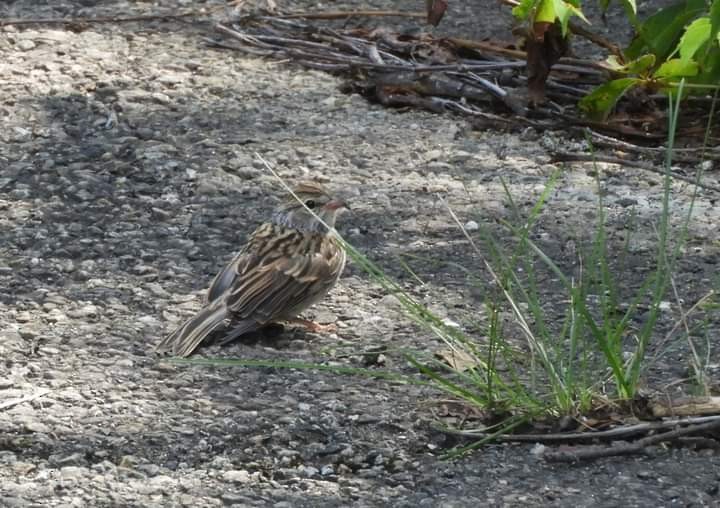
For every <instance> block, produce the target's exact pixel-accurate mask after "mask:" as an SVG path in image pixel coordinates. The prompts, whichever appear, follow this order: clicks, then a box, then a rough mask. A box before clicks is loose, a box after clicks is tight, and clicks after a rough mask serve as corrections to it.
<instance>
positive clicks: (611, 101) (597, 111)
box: [578, 78, 642, 120]
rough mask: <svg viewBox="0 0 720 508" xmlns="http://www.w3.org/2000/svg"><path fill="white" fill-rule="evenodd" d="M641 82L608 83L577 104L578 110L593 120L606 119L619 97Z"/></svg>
mask: <svg viewBox="0 0 720 508" xmlns="http://www.w3.org/2000/svg"><path fill="white" fill-rule="evenodd" d="M641 82H642V80H640V79H637V78H621V79H615V80H613V81H609V82H607V83H604V84H602V85H600V86H599V87H597V88H596V89H595V90H593V91H592V92H590V93H589V94H588V95H586V96H585V97H583V98H582V100H580V102H579V104H578V105H579V106H580V109H582V110H583V111H585V113H586V114H587V115H588V116H589V117H591V118H594V119H602V120H605V119H607V116H608V115H609V114H610V111H611V110H612V108H613V107H615V104H617V101H618V100H620V97H622V96H623V95H625V93H626V92H627V91H628V90H630V89H631V88H632V87H634V86H636V85H637V84H638V83H641Z"/></svg>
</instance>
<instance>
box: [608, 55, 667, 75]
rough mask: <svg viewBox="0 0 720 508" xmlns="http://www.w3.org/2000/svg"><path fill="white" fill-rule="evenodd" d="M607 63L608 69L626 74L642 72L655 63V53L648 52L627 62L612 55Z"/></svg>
mask: <svg viewBox="0 0 720 508" xmlns="http://www.w3.org/2000/svg"><path fill="white" fill-rule="evenodd" d="M605 64H606V65H607V67H608V69H610V70H611V71H615V72H621V73H624V74H640V73H641V72H645V71H647V70H648V69H650V68H651V67H652V66H653V65H655V55H651V54H647V55H643V56H641V57H640V58H636V59H635V60H632V61H630V62H628V63H626V64H621V63H620V62H618V59H617V57H616V56H615V55H610V56H609V57H608V58H607V60H605Z"/></svg>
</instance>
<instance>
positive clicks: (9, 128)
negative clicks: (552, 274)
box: [0, 0, 720, 507]
mask: <svg viewBox="0 0 720 508" xmlns="http://www.w3.org/2000/svg"><path fill="white" fill-rule="evenodd" d="M192 3H193V4H196V5H197V4H198V3H199V2H192ZM398 3H403V2H398ZM190 4H191V2H182V1H177V2H170V1H164V2H154V3H150V2H126V1H117V2H116V1H105V2H92V1H84V0H78V1H77V2H54V1H48V2H40V1H31V0H17V1H15V2H4V4H3V6H1V7H0V13H1V14H3V15H9V16H11V17H26V18H29V17H49V16H66V15H76V16H90V15H104V14H117V13H122V14H124V15H130V14H134V13H148V12H155V11H158V10H163V9H165V10H167V9H170V8H172V7H173V6H178V5H180V6H183V7H187V6H189V5H190ZM374 4H375V5H378V6H381V5H382V3H381V2H375V3H374ZM403 4H406V5H405V6H407V5H411V6H414V3H409V2H404V3H403ZM207 5H208V6H213V5H215V4H213V3H212V2H208V4H207ZM296 5H305V6H309V5H312V4H310V3H309V2H306V3H305V4H303V3H302V2H300V3H298V4H296ZM493 5H494V4H493ZM344 6H345V4H335V3H332V4H331V5H330V7H332V8H337V9H340V8H342V7H344ZM401 7H402V6H401ZM644 8H648V7H647V6H645V7H644ZM470 15H472V16H475V18H476V19H479V18H482V20H483V23H487V22H488V21H487V19H488V17H487V16H480V17H478V14H477V12H474V13H463V12H456V13H454V14H453V15H452V16H450V18H449V19H448V20H447V21H446V22H445V23H446V24H445V26H446V27H447V28H451V27H458V26H459V27H461V28H463V27H464V28H467V27H468V26H470V25H472V23H471V22H469V21H468V19H471V18H469V17H468V16H470ZM500 26H503V25H500ZM86 28H87V29H85V30H81V31H72V30H66V29H64V28H63V27H62V26H23V27H20V28H16V27H13V26H6V27H3V28H2V29H1V33H0V75H2V80H0V89H1V90H2V95H1V96H0V117H1V118H2V125H3V128H2V130H0V231H1V235H2V242H1V243H0V288H2V291H1V292H0V359H1V360H2V362H1V363H0V496H2V497H0V506H8V507H11V506H17V507H27V506H68V507H69V506H78V507H80V506H93V507H103V506H142V507H150V506H193V507H204V506H222V505H236V506H256V505H257V506H276V507H290V506H293V507H295V506H347V505H349V504H352V505H354V506H444V507H452V506H521V505H522V506H540V505H555V506H618V505H620V504H622V505H624V506H653V507H655V506H673V505H682V506H717V505H718V503H719V502H720V498H719V496H718V492H719V489H718V487H719V485H720V483H719V481H720V472H719V471H720V456H718V453H717V451H715V450H713V449H709V450H701V451H693V450H690V449H685V448H662V449H661V448H658V449H654V450H651V451H650V453H649V454H648V455H647V456H642V457H626V458H614V459H606V460H600V461H597V462H594V463H592V464H588V465H563V464H560V465H553V464H547V463H545V462H544V461H543V460H542V459H541V458H539V457H537V456H536V455H535V454H533V453H532V451H533V449H532V447H531V446H514V445H505V446H500V445H498V446H488V447H486V448H483V449H482V450H481V451H480V452H478V453H475V454H474V455H471V456H469V457H466V458H464V459H459V460H455V461H443V460H440V459H439V455H441V454H442V452H443V451H444V450H445V449H447V448H448V447H449V446H451V445H453V444H455V442H454V441H453V440H451V439H449V438H447V437H446V436H444V435H441V434H438V433H437V432H434V431H432V430H431V428H430V426H429V424H428V422H429V421H430V420H431V413H430V412H429V410H428V403H429V402H432V401H434V400H437V399H438V398H439V397H441V396H442V395H441V394H439V393H438V392H436V391H433V390H431V389H429V388H423V387H419V386H407V385H402V384H398V383H392V382H387V381H381V380H375V379H368V378H366V377H359V376H339V375H328V374H324V373H321V372H316V371H307V370H288V369H274V368H221V367H206V366H199V365H196V366H186V365H177V364H169V363H166V362H163V361H160V360H159V359H158V358H157V357H156V356H155V355H154V353H153V352H152V348H153V346H154V345H155V344H156V343H157V342H158V341H159V338H160V337H162V335H163V334H164V333H166V332H167V331H168V330H169V329H171V328H172V327H173V326H175V325H176V324H178V322H179V321H180V320H182V319H183V318H185V317H187V316H188V315H190V314H191V313H192V312H193V310H195V309H197V308H198V305H199V302H200V295H201V290H202V289H203V288H205V287H206V286H207V284H208V283H209V281H210V280H211V278H212V276H213V274H214V273H215V272H216V270H217V269H218V268H219V267H220V266H221V265H222V264H224V263H225V262H226V261H227V260H228V259H229V258H230V257H232V255H233V253H234V252H235V251H236V249H237V248H238V247H239V245H241V243H242V241H243V239H244V238H245V235H246V234H247V233H249V232H250V231H252V229H254V227H255V226H256V225H257V224H258V223H259V222H260V221H262V220H263V219H264V218H265V217H267V215H268V212H269V210H271V209H272V207H273V204H274V202H275V199H277V197H278V196H280V195H281V190H280V188H279V185H278V183H277V182H276V181H275V180H274V178H273V177H272V176H271V175H268V174H267V172H266V171H265V170H264V169H263V167H262V165H261V164H259V163H258V162H257V161H256V160H255V158H254V155H253V154H254V153H255V152H257V153H260V154H262V155H263V157H265V158H266V159H268V160H269V161H271V162H272V163H273V164H275V165H277V167H278V169H279V172H280V174H281V175H282V176H283V177H286V178H287V179H289V180H290V181H296V180H298V179H300V178H315V179H318V180H320V181H323V182H326V183H327V185H328V186H329V187H332V188H335V189H338V190H341V191H342V192H344V193H345V194H346V195H347V196H348V199H349V200H350V202H351V204H352V207H353V210H354V213H353V215H351V216H345V217H344V220H342V221H341V222H342V224H340V227H339V229H340V231H341V232H342V233H343V234H344V235H345V236H346V238H347V239H348V240H349V241H351V242H352V243H353V244H355V245H356V246H357V247H358V248H360V249H361V250H363V251H364V252H366V253H367V254H368V255H369V256H370V257H371V258H372V259H374V260H376V261H377V262H378V263H380V264H381V265H382V266H383V267H384V268H385V269H386V270H387V271H388V272H389V273H391V274H393V275H395V276H397V277H398V278H400V280H401V281H403V283H404V284H406V286H407V287H408V289H409V290H411V291H413V293H414V294H415V295H417V297H418V298H420V299H421V300H423V301H424V302H426V303H428V304H429V305H430V306H431V307H432V308H433V309H435V310H436V311H437V312H439V313H440V314H441V315H443V316H447V317H449V318H452V319H454V320H457V321H458V322H460V323H461V324H462V323H463V319H467V316H468V315H470V314H471V313H472V312H473V309H477V308H480V307H481V305H482V302H483V295H482V294H478V293H477V291H474V290H472V289H471V288H470V287H469V286H468V284H466V281H465V279H464V276H463V274H462V273H461V272H460V271H458V270H453V269H450V268H443V267H442V266H441V267H438V265H437V264H436V263H432V262H426V263H422V262H418V264H417V266H415V265H413V266H414V267H415V269H416V272H417V274H418V275H419V276H420V277H422V278H423V279H425V280H426V285H425V286H423V287H417V286H416V285H415V284H414V283H413V282H412V280H410V279H409V278H408V277H404V275H403V273H402V270H401V269H400V268H399V265H398V263H397V255H398V254H415V255H417V256H421V257H426V258H431V259H435V260H437V259H452V260H453V261H456V262H457V263H460V264H463V265H464V266H470V267H474V266H479V265H478V263H479V262H478V260H477V259H475V258H474V257H473V254H472V251H471V249H469V248H468V247H467V245H466V244H465V242H464V241H463V238H462V235H461V234H460V233H459V232H458V231H457V230H456V228H455V227H454V226H453V225H452V223H451V221H450V220H449V218H448V216H447V213H446V212H445V211H444V208H443V206H442V204H441V203H440V202H439V201H438V198H437V195H438V194H440V195H442V196H443V198H444V199H445V200H446V201H447V202H448V203H450V205H451V206H452V207H453V209H454V210H455V211H456V213H457V214H458V215H459V216H460V217H461V218H462V220H463V221H470V220H474V221H476V222H478V223H480V224H486V225H488V227H490V228H492V229H497V228H496V226H494V224H495V223H496V222H497V221H498V220H499V219H503V218H508V217H510V211H509V209H508V207H507V203H506V200H505V197H504V194H503V189H502V184H501V178H502V179H504V180H505V181H506V182H507V183H508V184H509V186H510V187H511V189H512V192H513V195H514V196H515V199H516V202H517V203H518V204H519V205H520V206H521V207H523V208H524V209H525V208H527V207H528V206H531V205H532V203H533V202H534V200H535V199H536V198H537V196H538V195H539V193H540V192H541V191H542V189H543V186H544V184H545V182H546V180H547V178H548V176H549V175H550V174H552V173H553V172H554V171H555V170H556V166H554V165H551V164H549V163H548V161H549V158H548V156H547V155H546V147H548V146H552V145H557V144H562V145H563V146H565V147H570V148H572V147H575V148H577V146H579V145H580V144H581V143H576V142H573V141H571V140H567V139H565V136H564V135H563V134H562V133H549V132H548V133H538V132H533V131H524V132H521V133H499V132H474V131H472V130H471V129H470V128H469V127H468V126H467V124H466V123H465V122H464V121H462V120H458V119H456V118H453V117H449V116H435V115H430V114H426V113H423V112H417V111H396V110H386V109H383V108H381V107H380V106H377V105H372V104H368V103H367V102H366V101H365V100H364V99H363V98H361V97H359V96H356V95H343V94H342V93H341V92H340V91H339V85H340V81H339V80H337V79H335V78H333V77H331V76H328V75H326V74H323V73H320V72H312V71H305V70H300V69H296V68H292V67H288V66H287V65H285V64H283V63H279V62H272V61H265V60H261V59H253V58H245V57H241V56H240V55H238V54H235V53H232V52H229V51H216V50H211V49H208V48H206V47H205V45H204V44H203V42H202V39H201V38H202V37H203V36H205V35H207V33H208V30H209V27H208V26H205V25H197V24H188V23H165V22H145V23H136V24H122V25H114V24H107V25H92V26H89V27H86ZM494 29H495V30H496V31H499V29H498V25H497V24H496V25H494ZM469 31H470V32H472V30H469ZM471 35H472V34H471ZM709 178H711V179H714V180H715V185H717V180H718V174H717V171H715V172H711V173H710V175H709ZM673 190H674V193H675V194H674V202H673V206H674V210H675V211H676V212H677V214H676V216H675V218H674V219H673V221H674V226H677V224H678V223H679V222H680V220H681V219H682V213H681V212H682V211H684V210H686V208H687V206H688V203H689V201H690V198H691V196H692V192H691V190H690V189H689V188H688V187H687V186H686V185H681V184H677V185H675V186H674V189H673ZM602 191H603V195H604V200H605V203H606V204H607V214H608V222H609V237H610V240H611V242H613V245H616V246H620V245H622V242H623V241H624V239H625V238H626V236H627V235H628V229H629V228H630V226H628V224H629V223H630V222H633V223H634V224H636V225H637V231H636V232H635V233H634V234H633V235H632V236H631V242H630V244H631V245H630V248H629V252H630V253H631V256H630V257H629V260H630V261H629V262H630V265H629V266H630V267H631V268H632V270H631V271H630V274H629V275H628V277H627V282H626V284H627V288H626V289H628V290H630V289H632V288H634V287H637V285H638V284H639V281H640V280H641V279H640V278H641V277H642V276H643V274H645V273H647V272H648V270H650V269H651V268H652V254H653V243H654V236H655V233H654V232H653V230H652V227H651V225H652V224H653V223H656V221H657V216H658V210H659V207H660V196H661V187H660V181H659V179H658V178H657V177H656V176H653V175H651V174H646V173H641V172H638V171H637V170H632V171H630V170H622V169H618V168H616V167H608V168H606V171H604V172H603V175H602ZM596 202H597V187H596V183H595V176H594V173H593V172H592V168H591V167H590V166H589V165H585V166H584V165H576V166H573V167H572V168H568V169H567V171H565V172H563V174H562V176H561V178H560V182H559V185H558V187H557V190H556V191H555V192H554V193H553V197H552V201H551V204H550V205H549V207H548V209H547V211H546V212H545V213H543V215H542V217H541V219H540V222H539V225H538V228H537V230H536V232H537V238H536V241H538V242H539V243H540V244H541V245H543V246H544V247H545V248H546V249H547V250H548V252H549V253H550V254H551V255H553V256H554V257H556V258H557V259H559V260H561V261H562V263H563V264H564V266H565V267H568V268H569V269H570V268H572V267H573V266H574V263H577V259H576V257H577V256H576V254H574V252H575V249H576V247H577V245H578V244H581V243H582V242H583V241H584V240H587V235H588V231H589V230H590V229H591V227H590V226H591V224H592V223H593V220H594V216H595V209H596ZM696 208H697V214H696V217H695V219H694V221H693V225H692V228H691V231H690V242H689V244H688V247H687V250H686V252H685V253H684V257H683V263H682V266H681V269H680V272H679V273H678V275H677V283H678V287H679V288H680V289H681V290H682V291H681V292H682V294H683V298H685V306H686V308H687V307H688V306H690V305H692V303H694V302H695V301H696V300H697V298H699V297H700V296H702V295H703V294H705V292H706V291H707V290H708V289H709V288H710V287H712V285H713V284H715V287H716V288H717V285H718V281H717V275H716V272H717V268H718V262H719V261H720V244H718V242H717V224H718V218H719V215H720V213H719V208H718V204H717V195H716V194H713V193H710V192H707V193H705V192H701V193H700V195H699V197H698V199H697V202H696ZM403 277H404V278H403ZM548 299H549V300H550V299H551V297H550V296H548ZM678 313H679V311H678V308H677V306H675V305H669V310H668V312H667V316H664V317H663V326H665V327H666V328H668V327H669V326H671V325H672V324H673V323H674V322H675V320H676V319H677V316H678ZM309 315H311V316H314V318H315V319H316V320H318V321H320V322H325V323H335V324H336V325H337V327H338V333H337V334H336V335H313V334H309V333H303V332H301V331H297V330H287V331H285V333H283V334H282V335H281V336H280V337H279V338H276V339H273V340H270V339H261V340H258V341H257V342H255V343H238V344H233V345H231V346H230V347H226V348H222V349H218V348H209V349H206V350H203V354H205V355H208V356H213V357H218V356H219V357H238V356H241V357H243V358H248V359H270V360H299V361H307V362H324V363H327V362H332V363H334V364H337V365H347V366H362V365H364V364H365V363H367V361H366V360H367V358H368V356H367V355H365V356H363V355H362V354H361V353H363V352H372V351H380V350H384V351H386V352H385V354H384V355H383V357H382V359H381V364H382V368H385V369H393V370H397V371H400V372H403V373H407V374H409V373H411V372H412V370H411V368H410V367H409V366H408V365H406V364H405V362H404V361H403V360H402V357H401V356H400V355H399V354H396V353H393V350H395V349H397V348H410V349H415V350H422V351H430V352H432V351H435V350H439V349H442V345H441V344H438V343H436V342H435V341H433V339H432V338H431V337H429V336H427V334H425V333H424V332H421V331H417V330H416V329H414V328H413V327H412V326H411V325H410V324H408V323H407V321H406V320H405V319H404V318H403V317H402V316H400V315H399V314H398V313H397V312H396V306H395V304H394V301H393V298H392V297H388V296H386V295H384V294H383V292H382V291H381V290H380V289H379V288H378V287H376V286H375V285H374V284H373V283H372V282H371V281H369V280H368V279H367V277H366V276H365V275H364V274H363V273H362V272H361V271H360V270H358V269H357V268H356V267H353V266H350V267H348V269H347V270H346V273H345V276H344V277H343V278H342V280H341V282H340V284H339V285H338V287H337V288H336V289H335V290H334V291H333V292H332V294H331V296H330V297H329V298H328V300H327V302H326V303H325V304H323V305H321V306H317V307H316V308H314V309H313V310H312V311H311V312H310V313H309ZM707 327H708V331H709V335H710V336H711V337H713V338H714V341H715V343H714V346H716V347H717V346H720V344H718V341H717V337H718V330H720V325H719V324H718V320H717V317H715V321H713V320H712V319H711V318H709V319H708V324H707ZM660 336H662V334H660ZM671 346H672V347H668V348H665V349H664V350H663V354H662V355H661V357H660V359H659V360H658V362H656V364H655V365H654V367H653V370H652V371H651V372H650V374H649V377H648V380H649V381H648V383H650V384H653V385H654V386H664V385H667V384H669V383H672V382H674V381H676V380H677V379H681V378H683V377H685V376H687V368H688V357H687V353H686V352H685V351H684V349H683V348H681V347H680V345H674V344H671ZM716 350H717V349H715V351H716ZM371 363H372V362H371ZM673 389H674V388H668V390H670V391H672V390H673ZM22 397H30V398H32V397H34V398H32V400H28V401H26V402H24V403H20V404H16V405H12V406H11V407H5V406H4V404H6V403H7V402H8V401H11V400H13V399H18V398H22Z"/></svg>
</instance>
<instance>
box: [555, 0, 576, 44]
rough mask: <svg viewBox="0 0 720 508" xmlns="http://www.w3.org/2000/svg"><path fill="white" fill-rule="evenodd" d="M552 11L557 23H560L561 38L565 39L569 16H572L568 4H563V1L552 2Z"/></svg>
mask: <svg viewBox="0 0 720 508" xmlns="http://www.w3.org/2000/svg"><path fill="white" fill-rule="evenodd" d="M553 9H554V10H555V13H556V14H557V17H558V21H560V28H562V35H563V37H567V33H568V23H569V22H570V16H571V15H572V12H571V11H570V8H569V7H568V4H566V3H565V2H563V0H553Z"/></svg>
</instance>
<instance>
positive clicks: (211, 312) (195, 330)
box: [155, 300, 227, 356]
mask: <svg viewBox="0 0 720 508" xmlns="http://www.w3.org/2000/svg"><path fill="white" fill-rule="evenodd" d="M226 314H227V311H226V309H225V302H223V301H222V300H216V301H214V302H212V303H210V304H208V305H206V306H205V307H203V308H202V309H201V310H200V312H198V313H197V314H196V315H195V316H193V317H191V318H190V319H188V320H187V321H185V322H184V323H183V324H182V325H181V326H180V327H179V328H178V329H177V330H175V331H174V332H172V333H171V334H170V335H168V336H167V337H165V338H164V339H163V340H162V342H160V344H158V345H157V347H156V348H155V350H156V351H170V352H172V354H173V355H175V356H190V355H191V354H192V353H193V351H195V349H197V347H198V346H199V345H200V344H201V343H202V341H203V340H205V338H206V337H207V336H208V335H210V334H211V333H212V332H213V331H215V330H216V329H217V328H218V327H219V326H220V325H221V324H222V323H223V321H224V320H225V317H226Z"/></svg>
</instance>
